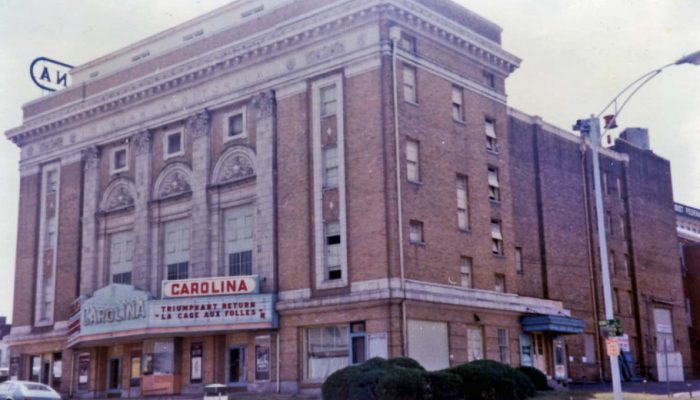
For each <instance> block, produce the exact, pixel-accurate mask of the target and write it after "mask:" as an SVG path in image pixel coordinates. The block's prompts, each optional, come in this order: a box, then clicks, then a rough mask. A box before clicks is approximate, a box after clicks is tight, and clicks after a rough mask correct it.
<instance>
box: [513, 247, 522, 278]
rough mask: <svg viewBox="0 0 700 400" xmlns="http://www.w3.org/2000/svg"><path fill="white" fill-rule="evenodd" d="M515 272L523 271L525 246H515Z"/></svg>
mask: <svg viewBox="0 0 700 400" xmlns="http://www.w3.org/2000/svg"><path fill="white" fill-rule="evenodd" d="M515 272H517V273H519V274H522V273H523V248H522V247H516V248H515Z"/></svg>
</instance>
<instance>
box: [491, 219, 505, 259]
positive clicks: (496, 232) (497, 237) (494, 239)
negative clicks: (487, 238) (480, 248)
mask: <svg viewBox="0 0 700 400" xmlns="http://www.w3.org/2000/svg"><path fill="white" fill-rule="evenodd" d="M491 252H492V253H493V254H494V255H502V254H503V235H502V232H501V221H497V220H491Z"/></svg>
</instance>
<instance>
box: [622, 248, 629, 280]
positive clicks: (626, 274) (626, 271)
mask: <svg viewBox="0 0 700 400" xmlns="http://www.w3.org/2000/svg"><path fill="white" fill-rule="evenodd" d="M622 273H623V274H624V275H623V276H624V277H625V278H629V277H630V255H629V254H628V253H625V258H624V259H623V260H622Z"/></svg>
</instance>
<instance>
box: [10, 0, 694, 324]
mask: <svg viewBox="0 0 700 400" xmlns="http://www.w3.org/2000/svg"><path fill="white" fill-rule="evenodd" d="M457 1H458V2H459V3H461V4H463V5H465V6H466V7H467V8H469V9H471V10H473V11H475V12H477V13H479V14H481V15H482V16H484V17H486V18H487V19H490V20H492V21H494V22H496V23H497V24H499V25H500V26H501V27H502V28H503V47H504V48H505V49H506V50H508V51H509V52H511V53H513V54H515V55H517V56H518V57H520V58H522V59H523V63H522V66H521V68H520V69H518V70H516V71H515V73H513V74H512V76H511V77H510V78H509V79H508V81H507V93H508V102H509V104H510V105H511V106H513V107H515V108H518V109H520V110H522V111H525V112H527V113H530V114H536V115H540V116H541V117H543V118H544V119H545V120H546V121H549V122H551V123H553V124H555V125H558V126H560V127H562V128H565V129H569V128H570V126H571V124H572V123H573V122H574V121H575V120H576V119H578V118H582V117H586V116H588V115H589V114H591V113H595V114H597V113H598V112H599V111H600V109H601V108H602V107H603V106H604V105H605V104H607V103H608V101H610V100H611V99H612V98H613V97H614V96H615V94H617V92H618V91H619V90H620V89H622V88H623V87H624V86H626V85H627V84H628V83H629V82H631V81H632V80H634V79H636V78H637V77H639V76H641V75H642V74H644V73H646V72H649V71H651V70H653V69H655V68H658V67H660V66H662V65H665V64H668V63H670V62H672V61H675V60H676V59H678V58H679V57H681V56H682V55H684V54H688V53H691V52H693V51H695V50H700V24H698V20H700V1H695V0H673V1H672V0H457ZM229 2H230V1H227V0H206V1H203V0H148V1H144V0H119V1H116V0H111V1H110V0H101V1H94V0H70V1H67V0H51V1H47V0H0V21H2V24H0V37H2V38H3V39H2V41H0V55H1V56H2V57H0V131H6V130H8V129H10V128H13V127H16V126H19V125H20V124H21V117H22V113H21V105H22V104H23V103H25V102H28V101H30V100H33V99H35V98H38V97H40V96H41V91H40V89H38V88H37V87H35V86H34V84H33V83H32V81H31V79H30V77H29V74H28V72H27V71H28V69H29V65H30V63H31V61H32V60H33V59H34V58H36V57H39V56H45V57H49V58H53V59H56V60H59V61H62V62H64V63H67V64H71V65H80V64H83V63H85V62H87V61H90V60H92V59H95V58H97V57H99V56H101V55H104V54H107V53H109V52H111V51H114V50H117V49H119V48H121V47H124V46H126V45H128V44H130V43H133V42H135V41H137V40H140V39H143V38H145V37H147V36H149V35H152V34H155V33H158V32H160V31H162V30H164V29H167V28H170V27H172V26H174V25H176V24H178V23H181V22H184V21H186V20H188V19H190V18H193V17H196V16H198V15H201V14H203V13H205V12H208V11H210V10H213V9H215V8H217V7H219V6H221V5H224V4H226V3H229ZM618 123H619V124H620V125H621V127H625V126H641V127H647V128H649V130H650V135H651V146H652V149H653V150H654V151H655V152H656V153H657V154H659V155H661V156H662V157H665V158H667V159H669V160H671V162H672V170H673V185H674V196H675V198H676V201H679V202H682V203H686V204H688V205H691V206H696V207H698V208H700V185H699V184H698V183H699V182H700V160H699V159H698V154H699V152H700V67H691V66H678V67H673V68H670V69H668V70H667V71H665V72H664V73H663V74H661V75H660V76H659V77H657V78H656V79H655V80H654V81H652V82H651V83H650V84H649V85H648V86H647V87H646V88H644V89H643V90H642V91H641V92H639V94H638V95H637V96H636V97H635V99H634V100H633V101H632V102H631V103H630V104H629V106H628V109H627V110H626V111H625V113H624V114H623V115H622V116H621V118H619V119H618ZM18 155H19V151H18V149H17V148H16V147H15V146H14V145H13V144H12V143H10V142H9V141H6V140H0V183H1V185H2V189H1V190H0V257H2V262H1V263H0V316H1V315H8V316H11V313H12V306H11V303H12V288H13V281H14V265H15V246H16V232H17V205H18V201H19V198H18V196H19V191H18V181H19V174H18V172H17V165H18V161H19V157H18Z"/></svg>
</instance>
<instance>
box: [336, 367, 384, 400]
mask: <svg viewBox="0 0 700 400" xmlns="http://www.w3.org/2000/svg"><path fill="white" fill-rule="evenodd" d="M360 369H361V370H362V367H360ZM386 373H387V372H386V370H385V369H378V368H374V369H372V368H369V369H364V370H362V373H361V374H360V375H358V376H357V378H356V379H355V380H354V381H352V382H350V383H349V386H348V389H347V394H348V397H347V399H348V400H381V397H379V396H378V395H377V393H376V390H377V386H378V384H379V381H380V380H381V379H382V378H383V377H384V376H385V375H386ZM326 398H327V399H332V397H325V396H324V399H326Z"/></svg>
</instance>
